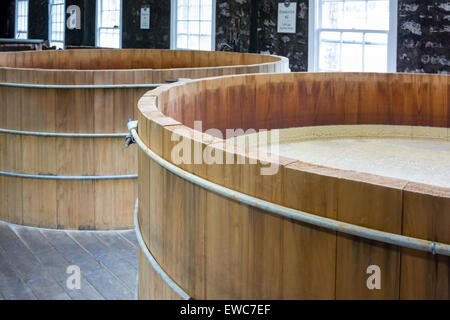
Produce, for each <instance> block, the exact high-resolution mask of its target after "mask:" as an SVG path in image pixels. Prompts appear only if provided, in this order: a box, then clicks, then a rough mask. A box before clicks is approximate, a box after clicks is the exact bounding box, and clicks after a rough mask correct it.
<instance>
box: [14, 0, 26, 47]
mask: <svg viewBox="0 0 450 320" xmlns="http://www.w3.org/2000/svg"><path fill="white" fill-rule="evenodd" d="M15 36H16V38H17V39H27V38H28V0H17V1H16V35H15Z"/></svg>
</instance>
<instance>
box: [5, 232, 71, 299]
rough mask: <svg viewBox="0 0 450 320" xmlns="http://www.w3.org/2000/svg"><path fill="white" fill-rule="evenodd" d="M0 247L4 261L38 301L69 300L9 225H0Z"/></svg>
mask: <svg viewBox="0 0 450 320" xmlns="http://www.w3.org/2000/svg"><path fill="white" fill-rule="evenodd" d="M0 246H1V247H2V249H3V252H4V257H5V258H6V261H7V262H8V263H9V264H10V266H11V267H12V268H13V269H14V270H15V272H16V273H17V274H18V275H20V277H21V278H22V279H23V280H24V282H25V283H26V284H27V285H28V286H29V287H30V288H31V289H32V290H33V293H34V294H35V296H36V297H37V298H38V299H47V300H69V299H70V297H69V295H68V294H67V293H66V292H65V291H64V289H63V288H62V287H61V286H60V285H59V284H58V283H57V281H56V280H55V279H53V278H52V277H51V275H50V274H49V273H48V272H47V270H45V268H44V267H43V266H42V264H40V262H39V261H38V260H37V259H36V258H35V257H34V255H33V254H32V252H31V251H30V250H29V249H28V248H27V247H26V246H25V244H24V243H23V242H22V241H21V240H20V239H19V237H18V236H17V235H16V234H15V232H14V231H13V230H12V229H11V228H10V226H9V225H6V224H0Z"/></svg>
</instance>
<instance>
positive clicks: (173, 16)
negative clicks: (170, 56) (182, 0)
mask: <svg viewBox="0 0 450 320" xmlns="http://www.w3.org/2000/svg"><path fill="white" fill-rule="evenodd" d="M177 9H178V0H171V3H170V49H176V50H190V49H179V48H178V47H177V21H178V20H177V18H178V11H177ZM199 21H200V20H199ZM215 50H216V0H212V16H211V51H215Z"/></svg>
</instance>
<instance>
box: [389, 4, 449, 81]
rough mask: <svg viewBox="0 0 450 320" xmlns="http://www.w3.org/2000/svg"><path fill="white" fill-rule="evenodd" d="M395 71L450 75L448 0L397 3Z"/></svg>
mask: <svg viewBox="0 0 450 320" xmlns="http://www.w3.org/2000/svg"><path fill="white" fill-rule="evenodd" d="M397 71H399V72H421V73H422V72H425V73H450V1H430V0H425V1H424V0H399V4H398V39H397Z"/></svg>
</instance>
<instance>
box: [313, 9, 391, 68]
mask: <svg viewBox="0 0 450 320" xmlns="http://www.w3.org/2000/svg"><path fill="white" fill-rule="evenodd" d="M319 1H321V0H309V31H308V71H309V72H318V71H319V57H320V52H319V51H320V43H319V41H320V32H321V31H336V32H361V33H373V32H374V31H373V30H365V29H334V28H333V29H325V28H322V29H319V27H318V26H319V25H322V23H321V20H320V19H321V18H322V17H321V14H320V10H319ZM397 9H398V3H397V0H389V30H387V31H386V32H385V33H386V34H387V37H388V41H387V72H397ZM376 33H380V32H379V31H376Z"/></svg>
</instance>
